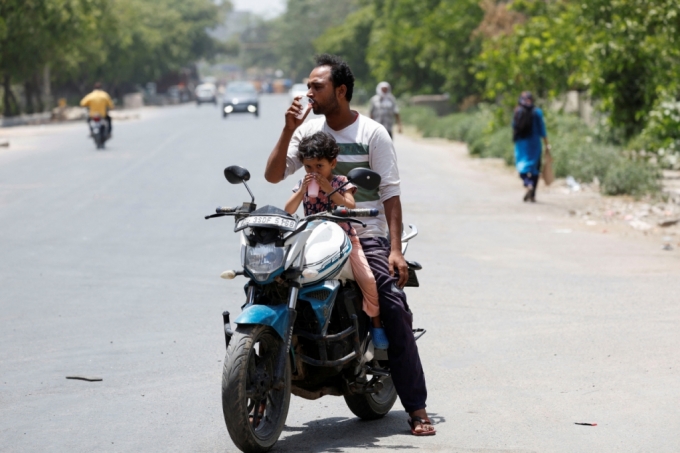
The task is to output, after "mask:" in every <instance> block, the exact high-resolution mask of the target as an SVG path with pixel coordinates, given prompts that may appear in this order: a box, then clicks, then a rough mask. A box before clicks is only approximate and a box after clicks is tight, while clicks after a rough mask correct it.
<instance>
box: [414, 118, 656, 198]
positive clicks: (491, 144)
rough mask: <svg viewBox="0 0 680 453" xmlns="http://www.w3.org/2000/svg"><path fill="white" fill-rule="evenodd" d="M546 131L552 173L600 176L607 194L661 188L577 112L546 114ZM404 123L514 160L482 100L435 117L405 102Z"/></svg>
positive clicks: (473, 150) (586, 178)
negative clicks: (601, 138)
mask: <svg viewBox="0 0 680 453" xmlns="http://www.w3.org/2000/svg"><path fill="white" fill-rule="evenodd" d="M546 118H547V120H546V121H547V125H546V128H547V129H548V135H549V137H550V142H551V144H552V145H553V150H552V155H553V158H554V161H553V165H554V171H555V176H557V177H558V178H564V177H567V176H573V177H574V178H575V179H577V180H579V181H581V182H585V183H590V182H593V181H594V180H596V179H597V180H598V181H600V183H601V188H602V192H603V193H605V194H607V195H621V194H629V195H633V196H637V197H639V196H642V195H645V194H650V193H655V192H658V191H659V190H660V184H659V172H658V171H657V170H656V168H655V167H653V166H651V165H650V164H648V163H646V162H642V161H632V160H630V159H628V158H626V156H625V155H624V152H623V149H622V148H620V147H617V146H614V145H609V144H606V143H602V142H600V141H598V140H597V137H596V136H595V135H594V133H593V131H592V130H591V129H589V128H588V126H587V125H586V124H585V123H584V122H583V121H582V120H581V119H580V118H578V117H576V116H573V115H565V114H552V113H551V114H549V115H546ZM402 119H403V120H404V122H405V123H408V124H413V125H415V126H416V127H417V128H418V129H419V130H420V131H421V132H422V134H423V136H425V137H442V138H446V139H449V140H456V141H462V142H466V143H467V145H468V150H469V152H470V154H471V155H474V156H479V157H494V158H501V159H503V160H504V161H505V162H506V163H507V164H508V165H513V164H514V161H515V149H514V145H513V143H512V131H511V130H510V127H509V126H508V127H494V125H495V124H497V123H496V122H495V121H494V114H493V112H492V111H491V110H490V109H489V108H488V107H484V106H481V107H480V108H478V109H477V110H475V111H472V112H468V113H454V114H451V115H447V116H444V117H438V116H437V115H436V114H435V113H434V111H433V110H431V109H429V108H427V107H406V108H404V109H403V110H402Z"/></svg>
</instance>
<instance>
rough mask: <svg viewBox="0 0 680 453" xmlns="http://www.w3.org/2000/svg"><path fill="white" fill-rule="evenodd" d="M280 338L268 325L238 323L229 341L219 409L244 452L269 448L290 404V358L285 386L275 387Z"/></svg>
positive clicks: (235, 440) (284, 420) (277, 433)
mask: <svg viewBox="0 0 680 453" xmlns="http://www.w3.org/2000/svg"><path fill="white" fill-rule="evenodd" d="M281 341H282V340H281V338H280V337H279V336H278V334H277V333H276V332H275V331H274V330H273V329H272V328H271V327H268V326H261V325H252V326H238V327H237V328H236V331H235V332H234V335H233V336H232V337H231V340H230V341H229V347H228V348H227V355H226V358H225V359H224V370H223V373H222V411H223V413H224V421H225V423H226V425H227V430H228V431H229V435H230V436H231V440H232V441H233V442H234V444H235V445H236V446H237V447H238V448H239V449H240V450H242V451H244V452H246V453H261V452H266V451H268V450H269V449H271V448H272V447H273V446H274V444H275V443H276V441H277V440H278V439H279V436H280V435H281V431H282V430H283V426H284V424H285V422H286V417H287V416H288V406H289V404H290V373H291V371H290V360H289V358H288V357H287V358H286V371H285V379H284V385H283V387H282V388H280V389H275V388H273V387H274V379H273V377H274V369H275V365H276V361H277V355H278V354H279V349H280V345H281Z"/></svg>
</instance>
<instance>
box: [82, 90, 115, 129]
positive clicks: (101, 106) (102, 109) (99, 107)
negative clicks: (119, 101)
mask: <svg viewBox="0 0 680 453" xmlns="http://www.w3.org/2000/svg"><path fill="white" fill-rule="evenodd" d="M80 106H81V107H87V108H88V121H89V119H90V118H92V117H95V116H99V117H101V118H104V119H106V127H107V130H108V138H110V137H111V130H112V127H111V116H109V110H111V109H113V101H112V100H111V96H109V94H108V93H107V92H106V91H104V90H102V84H101V83H100V82H96V83H95V84H94V90H92V92H91V93H90V94H88V95H87V96H85V97H84V98H83V100H82V101H80Z"/></svg>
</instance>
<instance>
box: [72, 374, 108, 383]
mask: <svg viewBox="0 0 680 453" xmlns="http://www.w3.org/2000/svg"><path fill="white" fill-rule="evenodd" d="M66 379H77V380H79V381H88V382H97V381H103V380H104V379H103V378H100V377H99V376H81V375H74V376H66Z"/></svg>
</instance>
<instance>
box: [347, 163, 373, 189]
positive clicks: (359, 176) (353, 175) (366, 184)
mask: <svg viewBox="0 0 680 453" xmlns="http://www.w3.org/2000/svg"><path fill="white" fill-rule="evenodd" d="M347 179H348V180H349V182H351V183H352V184H354V185H355V186H359V187H361V188H362V189H365V190H375V189H377V188H378V187H379V186H380V175H379V174H378V173H376V172H374V171H372V170H369V169H368V168H355V169H353V170H350V172H349V173H347Z"/></svg>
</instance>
